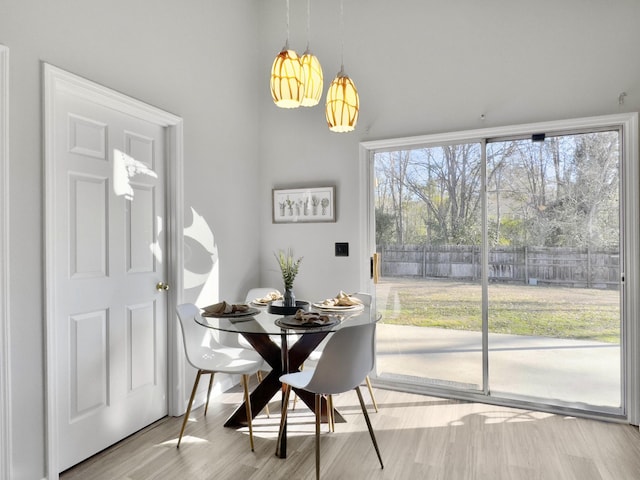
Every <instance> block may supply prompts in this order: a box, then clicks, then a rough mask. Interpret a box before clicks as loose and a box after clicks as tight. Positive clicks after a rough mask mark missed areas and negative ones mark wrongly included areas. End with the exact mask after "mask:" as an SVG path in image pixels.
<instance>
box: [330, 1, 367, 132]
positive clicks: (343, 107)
mask: <svg viewBox="0 0 640 480" xmlns="http://www.w3.org/2000/svg"><path fill="white" fill-rule="evenodd" d="M343 24H344V7H343V0H340V28H341V30H343V31H344V25H343ZM341 33H342V35H343V37H344V33H343V32H341ZM341 57H342V59H344V38H343V40H342V52H341ZM359 111H360V98H359V97H358V90H357V89H356V86H355V84H354V83H353V80H351V79H350V78H349V76H348V75H346V74H345V73H344V61H343V60H342V61H341V62H340V71H339V72H338V74H337V75H336V78H334V79H333V81H332V82H331V85H329V89H328V90H327V102H326V107H325V113H326V118H327V124H328V125H329V130H331V131H332V132H339V133H344V132H351V131H353V130H354V129H355V128H356V124H357V123H358V112H359Z"/></svg>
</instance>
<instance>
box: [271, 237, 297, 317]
mask: <svg viewBox="0 0 640 480" xmlns="http://www.w3.org/2000/svg"><path fill="white" fill-rule="evenodd" d="M275 256H276V259H277V260H278V264H279V265H280V271H281V272H282V281H283V282H284V298H283V301H282V304H283V305H284V306H285V307H295V306H296V297H295V295H294V294H293V281H294V280H295V278H296V275H298V270H299V269H300V262H302V257H300V258H298V259H295V258H294V257H293V250H292V249H291V248H288V249H287V251H286V252H284V251H283V250H279V251H278V252H277V253H275Z"/></svg>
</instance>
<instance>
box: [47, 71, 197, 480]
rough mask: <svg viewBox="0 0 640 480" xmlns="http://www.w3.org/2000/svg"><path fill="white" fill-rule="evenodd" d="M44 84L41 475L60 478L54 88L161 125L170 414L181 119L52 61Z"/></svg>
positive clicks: (178, 278) (179, 363) (176, 411)
mask: <svg viewBox="0 0 640 480" xmlns="http://www.w3.org/2000/svg"><path fill="white" fill-rule="evenodd" d="M42 79H43V83H42V88H43V106H42V108H43V131H44V146H43V162H44V165H43V171H44V210H45V212H44V213H45V214H44V247H45V274H44V281H45V284H44V291H45V351H46V354H45V370H46V373H45V382H46V387H45V395H46V404H45V418H46V454H45V456H46V459H45V461H46V473H47V478H49V479H57V478H59V472H58V447H57V438H58V416H57V411H58V410H57V384H56V372H57V358H58V357H57V347H56V341H55V339H56V322H54V321H53V318H52V317H53V313H54V308H53V306H54V300H55V282H54V277H53V273H54V272H53V259H52V252H53V251H54V249H53V247H54V228H55V225H56V222H55V216H56V213H55V211H54V205H55V202H54V201H53V200H54V198H55V196H56V195H57V192H56V189H55V182H54V174H53V173H54V166H53V158H54V149H53V139H54V134H53V126H54V105H55V104H54V102H55V96H56V93H57V92H66V93H69V94H72V95H75V96H78V97H80V98H84V99H86V100H90V101H92V102H96V103H99V104H101V105H103V106H107V107H109V108H112V109H114V110H116V111H119V112H122V113H126V114H129V115H131V116H134V117H136V118H139V119H141V120H144V121H147V122H150V123H154V124H156V125H159V126H162V127H164V128H165V129H166V140H165V144H166V145H165V182H166V202H167V204H166V213H165V220H166V221H165V223H164V225H165V226H166V236H167V237H166V242H167V243H166V245H167V246H166V252H165V253H166V255H165V262H166V268H167V281H168V282H169V284H170V285H171V289H170V290H169V291H168V292H167V293H168V295H167V319H166V321H167V342H168V345H167V355H168V361H167V377H168V378H167V390H168V391H167V402H168V405H167V406H168V413H169V415H180V414H181V413H182V408H183V406H182V405H183V403H184V402H183V401H181V399H182V398H184V389H185V387H184V355H181V354H179V353H181V350H180V343H179V341H180V336H179V332H178V323H177V322H176V321H175V316H174V315H173V314H172V312H175V308H176V305H178V304H179V303H180V302H181V301H182V290H183V275H182V273H183V270H184V268H183V266H184V253H183V252H184V248H183V241H184V240H183V231H184V227H183V225H184V215H183V210H184V209H183V204H184V200H183V194H184V188H183V183H184V182H183V120H182V118H180V117H178V116H176V115H174V114H172V113H168V112H165V111H163V110H161V109H159V108H156V107H153V106H151V105H148V104H146V103H144V102H142V101H140V100H137V99H134V98H132V97H129V96H127V95H124V94H122V93H119V92H116V91H114V90H111V89H109V88H107V87H104V86H102V85H99V84H96V83H94V82H92V81H90V80H87V79H85V78H82V77H80V76H78V75H75V74H72V73H70V72H67V71H64V70H62V69H60V68H58V67H55V66H53V65H51V64H48V63H45V62H43V63H42Z"/></svg>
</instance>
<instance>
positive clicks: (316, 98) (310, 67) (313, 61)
mask: <svg viewBox="0 0 640 480" xmlns="http://www.w3.org/2000/svg"><path fill="white" fill-rule="evenodd" d="M310 31H311V0H307V49H306V50H305V52H304V54H303V55H302V57H301V58H300V63H301V65H302V71H303V76H304V95H303V97H302V103H301V105H302V106H303V107H313V106H315V105H317V104H318V103H319V102H320V97H322V87H323V80H324V79H323V76H322V66H321V65H320V61H319V60H318V57H316V56H315V55H314V54H312V53H311V51H310V50H309V36H310Z"/></svg>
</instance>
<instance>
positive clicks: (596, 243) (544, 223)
mask: <svg viewBox="0 0 640 480" xmlns="http://www.w3.org/2000/svg"><path fill="white" fill-rule="evenodd" d="M619 146H620V135H619V132H618V131H617V130H613V131H611V130H608V131H598V132H588V133H582V134H562V133H559V134H555V135H552V136H550V135H547V136H545V137H544V138H537V139H535V140H534V141H532V140H531V138H527V139H506V140H493V141H492V142H490V143H488V144H487V213H488V217H487V219H488V225H487V227H488V245H487V248H488V250H489V261H488V271H487V276H488V278H489V287H488V319H489V348H488V353H489V366H490V376H489V385H490V388H491V392H492V394H494V395H497V394H498V392H499V393H500V395H501V396H513V397H516V398H518V397H538V398H542V399H551V400H553V401H554V402H558V403H561V404H568V405H574V404H576V403H582V404H588V405H592V406H596V407H610V408H613V409H615V408H620V407H621V401H622V399H621V379H622V377H621V364H622V362H621V356H620V353H621V352H620V343H621V342H620V340H621V335H620V333H621V330H620V325H621V315H620V313H621V310H620V305H621V298H620V294H621V288H620V278H621V271H620V265H621V262H620V260H621V257H620V254H621V249H620V236H621V235H620V147H619Z"/></svg>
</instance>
